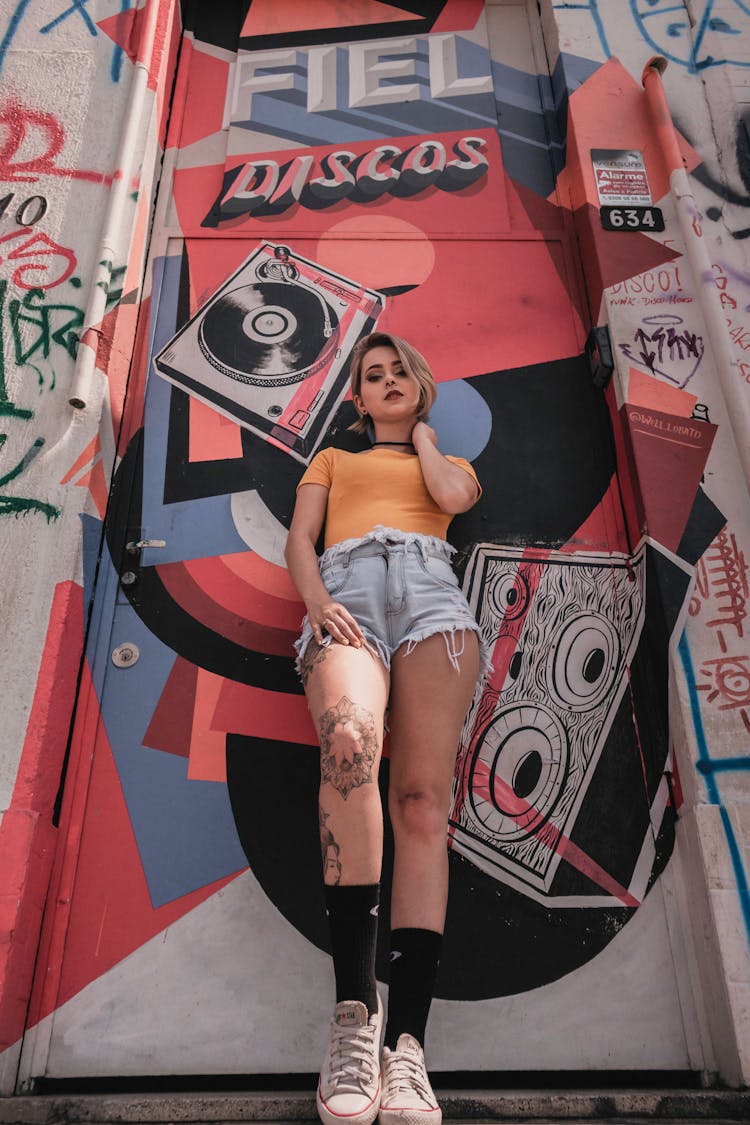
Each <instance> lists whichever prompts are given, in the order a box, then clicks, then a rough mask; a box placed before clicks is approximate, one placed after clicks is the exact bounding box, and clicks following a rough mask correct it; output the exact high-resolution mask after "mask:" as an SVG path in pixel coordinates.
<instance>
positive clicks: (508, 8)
mask: <svg viewBox="0 0 750 1125" xmlns="http://www.w3.org/2000/svg"><path fill="white" fill-rule="evenodd" d="M485 15H486V18H487V36H488V39H489V47H490V55H491V57H492V60H493V62H499V63H503V64H504V65H505V66H512V67H513V68H514V69H516V70H523V71H525V72H526V74H534V75H535V74H536V73H537V70H536V61H535V59H534V52H533V50H532V46H531V36H530V31H529V17H528V13H527V8H526V0H514V3H512V4H499V3H493V2H492V0H489V2H488V3H487V4H486V6H485Z"/></svg>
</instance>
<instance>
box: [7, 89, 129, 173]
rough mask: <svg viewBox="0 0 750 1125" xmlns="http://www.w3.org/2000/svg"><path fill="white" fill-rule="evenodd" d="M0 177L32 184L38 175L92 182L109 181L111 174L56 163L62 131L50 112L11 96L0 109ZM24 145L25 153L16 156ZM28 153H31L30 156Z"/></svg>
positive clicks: (61, 145) (63, 135)
mask: <svg viewBox="0 0 750 1125" xmlns="http://www.w3.org/2000/svg"><path fill="white" fill-rule="evenodd" d="M0 136H1V137H2V141H0V180H8V181H10V182H11V183H34V182H35V181H36V180H38V179H39V177H40V176H64V177H66V178H72V179H77V180H90V181H91V182H93V183H102V184H104V183H111V182H112V176H105V175H104V173H103V172H92V171H87V170H86V169H83V168H62V167H60V166H59V165H58V163H57V158H58V156H59V155H60V153H61V151H62V149H63V146H64V144H65V130H64V129H63V127H62V125H61V124H60V122H59V121H58V119H57V118H56V117H55V115H54V114H53V113H47V112H46V110H41V109H33V108H31V107H30V106H25V105H23V104H22V103H21V102H18V101H15V100H14V99H12V98H11V99H10V100H9V101H6V102H5V103H4V104H3V106H2V108H0ZM22 148H23V153H24V154H25V155H23V156H21V157H19V153H21V150H22ZM29 153H30V154H31V155H29Z"/></svg>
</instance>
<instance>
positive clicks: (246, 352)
mask: <svg viewBox="0 0 750 1125" xmlns="http://www.w3.org/2000/svg"><path fill="white" fill-rule="evenodd" d="M337 328H338V317H337V315H336V313H335V311H334V309H333V308H332V307H331V306H330V305H329V304H328V302H327V301H325V300H324V299H323V298H322V297H320V296H319V295H318V294H317V293H314V292H310V291H309V290H307V289H305V288H303V287H301V286H299V285H286V284H279V283H274V282H261V283H258V284H256V285H242V286H240V287H239V288H237V289H234V290H232V291H231V292H229V293H224V294H223V295H222V296H221V297H220V298H219V299H218V300H217V301H216V302H215V303H214V304H213V305H211V307H210V308H209V309H208V310H207V312H206V314H205V316H204V317H203V319H202V321H201V324H200V328H199V331H198V342H199V344H200V348H201V351H202V352H203V354H204V355H205V357H206V359H207V360H208V361H209V363H210V364H212V366H213V367H215V368H217V369H218V370H219V371H221V372H222V373H223V374H224V375H228V376H229V377H230V378H231V379H237V380H238V381H239V382H241V383H251V384H253V385H254V386H261V387H283V386H286V385H288V384H290V383H295V382H297V381H298V380H299V379H301V378H303V377H304V376H305V375H306V374H307V372H308V370H309V368H310V367H311V366H312V364H314V363H315V362H316V360H319V359H320V357H321V354H322V353H323V352H327V351H328V350H329V349H330V347H331V346H332V345H333V344H334V343H335V341H336V339H337V336H338V333H337Z"/></svg>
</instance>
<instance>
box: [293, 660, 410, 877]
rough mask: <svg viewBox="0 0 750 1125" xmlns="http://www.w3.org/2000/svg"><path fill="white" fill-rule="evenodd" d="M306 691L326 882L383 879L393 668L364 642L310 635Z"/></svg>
mask: <svg viewBox="0 0 750 1125" xmlns="http://www.w3.org/2000/svg"><path fill="white" fill-rule="evenodd" d="M301 671H302V675H303V681H304V684H305V694H306V696H307V702H308V706H309V708H310V713H311V715H312V719H313V723H314V724H315V729H316V731H317V734H318V739H319V741H320V832H321V848H322V850H323V862H324V882H325V883H326V885H327V886H333V885H341V886H345V885H352V884H366V883H377V882H378V881H379V880H380V867H381V861H382V853H383V814H382V809H381V804H380V793H379V790H378V767H379V765H380V756H381V753H382V750H383V716H384V714H385V708H386V704H387V700H388V688H389V676H388V672H387V670H386V669H385V668H384V667H383V665H382V664H381V663H380V661H379V660H377V659H376V658H375V657H373V655H372V653H371V652H369V651H368V650H367V649H365V648H359V649H355V648H353V647H351V646H349V645H341V644H335V643H334V644H329V645H326V646H323V647H319V646H318V645H317V644H316V642H315V641H314V640H312V641H310V644H309V645H308V646H307V649H306V651H305V653H304V657H303V661H302V669H301Z"/></svg>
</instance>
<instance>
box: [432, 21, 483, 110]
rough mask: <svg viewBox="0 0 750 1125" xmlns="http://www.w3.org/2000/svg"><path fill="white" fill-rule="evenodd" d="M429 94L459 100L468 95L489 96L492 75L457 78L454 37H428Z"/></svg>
mask: <svg viewBox="0 0 750 1125" xmlns="http://www.w3.org/2000/svg"><path fill="white" fill-rule="evenodd" d="M428 43H429V51H430V93H431V95H432V97H433V98H459V97H465V96H466V95H468V94H491V93H492V89H493V87H492V75H491V74H483V75H480V76H479V77H475V78H459V77H458V60H457V59H456V37H455V35H430V37H429V40H428Z"/></svg>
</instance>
